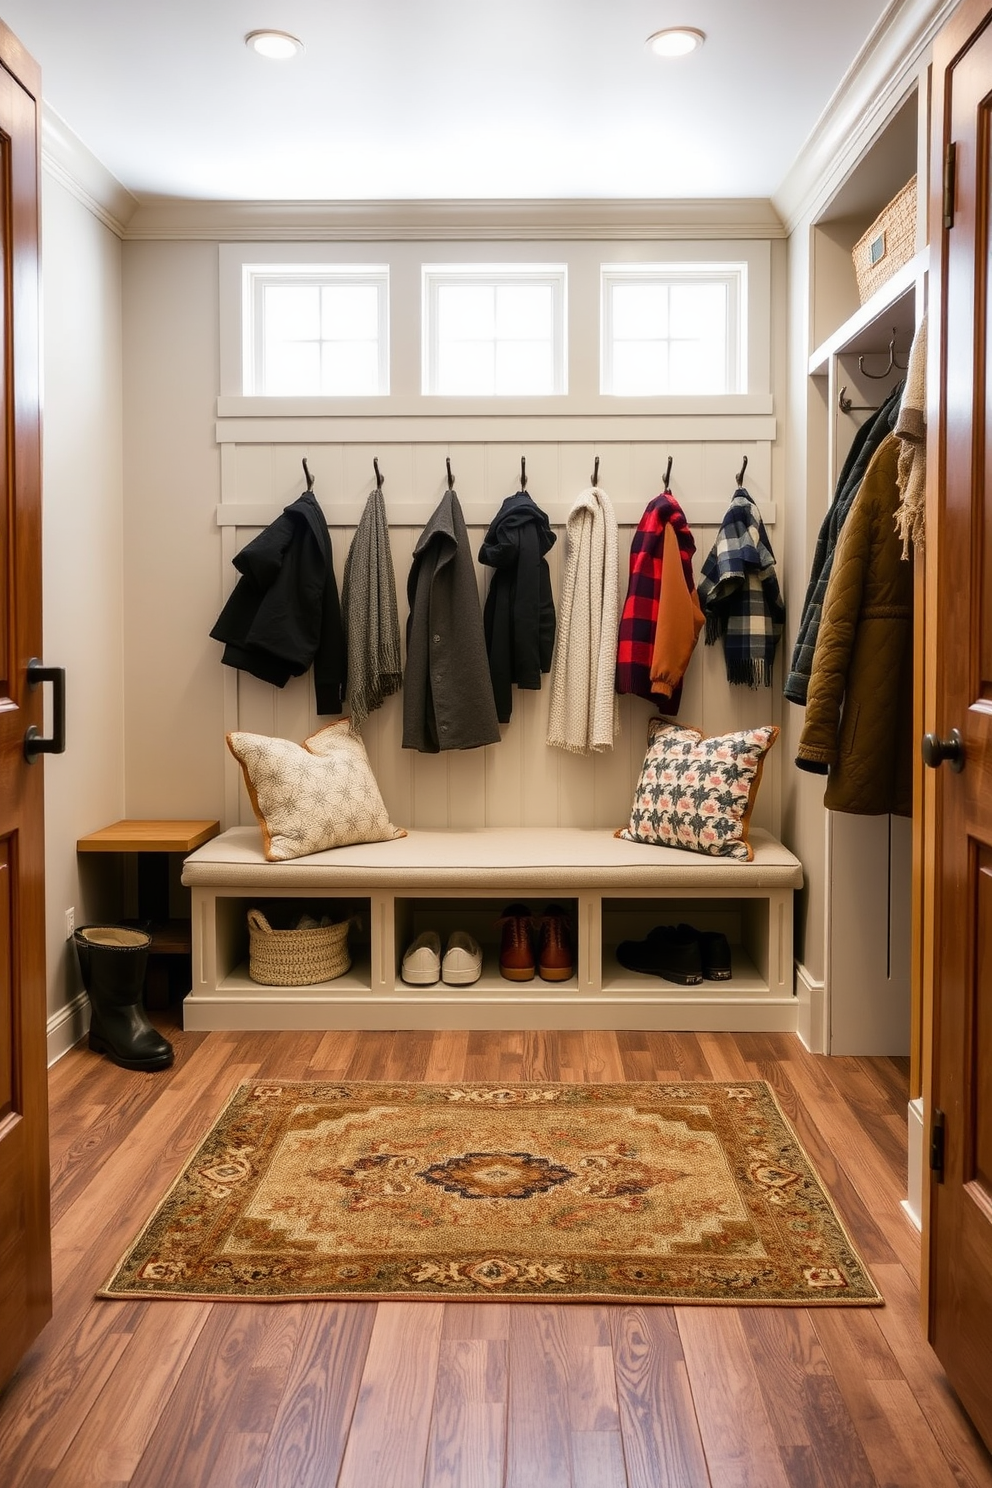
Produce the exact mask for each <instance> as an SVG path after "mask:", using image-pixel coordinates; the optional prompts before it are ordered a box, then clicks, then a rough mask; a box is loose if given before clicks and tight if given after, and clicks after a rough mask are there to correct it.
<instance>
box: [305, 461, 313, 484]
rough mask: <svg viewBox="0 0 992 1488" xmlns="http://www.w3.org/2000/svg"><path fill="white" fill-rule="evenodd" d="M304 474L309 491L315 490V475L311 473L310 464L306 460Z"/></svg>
mask: <svg viewBox="0 0 992 1488" xmlns="http://www.w3.org/2000/svg"><path fill="white" fill-rule="evenodd" d="M303 474H304V475H305V476H306V478H307V490H308V491H312V490H313V476H312V475H311V474H310V466H309V465H308V464H307V462H306V460H304V461H303Z"/></svg>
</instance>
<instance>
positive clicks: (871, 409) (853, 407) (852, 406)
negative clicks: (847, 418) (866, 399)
mask: <svg viewBox="0 0 992 1488" xmlns="http://www.w3.org/2000/svg"><path fill="white" fill-rule="evenodd" d="M869 375H870V374H869ZM846 392H847V383H845V384H844V386H843V387H842V388H841V390H840V392H839V394H838V395H837V407H838V408H839V409H840V411H841V413H877V412H878V408H877V407H876V406H875V405H874V404H873V403H852V402H851V400H850V398H845V396H844V394H845V393H846Z"/></svg>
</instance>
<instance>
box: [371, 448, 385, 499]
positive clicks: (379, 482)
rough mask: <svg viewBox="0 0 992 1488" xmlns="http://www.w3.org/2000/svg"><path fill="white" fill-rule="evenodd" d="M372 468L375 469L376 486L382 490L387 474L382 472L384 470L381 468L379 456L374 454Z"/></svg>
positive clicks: (378, 489)
mask: <svg viewBox="0 0 992 1488" xmlns="http://www.w3.org/2000/svg"><path fill="white" fill-rule="evenodd" d="M372 469H373V470H374V471H375V488H376V490H377V491H381V490H382V483H383V481H384V480H385V476H384V475H383V474H382V472H381V471H380V469H379V458H378V456H374V457H373V459H372Z"/></svg>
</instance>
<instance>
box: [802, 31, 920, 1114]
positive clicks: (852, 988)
mask: <svg viewBox="0 0 992 1488" xmlns="http://www.w3.org/2000/svg"><path fill="white" fill-rule="evenodd" d="M927 97H928V89H927V78H926V63H925V61H924V63H922V64H921V65H920V68H919V71H918V72H917V73H915V74H914V75H912V76H911V77H909V78H907V79H906V80H905V83H904V87H903V91H902V94H901V96H900V97H897V99H896V101H895V104H894V106H893V107H892V109H891V111H890V113H889V115H888V117H887V118H886V120H885V122H884V124H883V125H882V126H881V127H880V128H879V129H878V131H877V133H876V134H875V136H874V137H873V138H872V139H871V141H870V142H869V143H868V145H867V147H866V148H865V149H864V151H863V153H862V154H861V156H860V158H859V159H858V161H857V163H856V165H855V166H854V168H853V170H852V171H851V172H850V173H849V175H848V176H847V178H846V180H845V181H844V182H843V184H842V185H841V186H840V188H839V189H838V190H837V191H836V193H835V194H834V196H833V197H832V199H831V200H830V201H829V203H828V204H827V205H826V206H825V207H824V208H823V209H822V211H821V213H820V215H819V217H818V219H817V220H816V221H815V223H814V224H813V226H812V229H811V241H810V272H809V312H810V326H811V345H812V347H813V350H812V351H811V353H810V357H809V365H808V374H809V397H808V424H807V453H806V473H807V493H808V526H807V541H808V546H809V550H810V551H812V542H813V538H814V537H815V534H816V530H817V526H818V522H819V517H820V516H822V514H823V512H824V511H825V510H826V508H827V505H828V503H829V501H830V499H831V498H832V496H833V493H834V490H835V486H836V482H837V478H838V475H839V473H840V471H841V468H842V466H843V463H844V459H845V456H846V455H847V452H848V450H849V449H850V447H851V444H852V441H853V439H854V437H855V434H856V432H857V430H858V428H859V426H860V424H861V423H862V422H864V421H865V420H866V419H869V418H871V416H872V411H873V410H875V409H877V408H878V407H879V405H880V404H881V403H882V402H883V401H884V400H885V398H886V397H887V396H888V394H889V393H890V392H891V391H892V390H893V389H894V388H895V387H896V386H897V384H898V383H899V382H900V381H901V380H902V379H903V378H904V377H905V371H906V366H907V362H908V358H909V351H910V346H911V343H912V341H913V336H914V333H915V330H916V327H917V325H918V324H919V322H920V319H921V318H922V316H923V314H924V311H925V302H926V286H927V259H928V253H927V248H926V180H927V172H926V144H925V141H926V128H927V122H928V121H927V117H926V112H927ZM914 174H916V175H917V177H918V181H919V183H920V185H919V191H918V197H917V225H916V252H915V254H914V255H913V257H912V258H911V259H910V260H909V262H907V263H905V264H904V265H903V266H902V267H900V268H898V269H897V270H896V271H895V273H894V274H892V276H891V277H890V278H889V279H887V280H886V281H885V282H884V283H883V284H882V285H881V286H880V287H879V288H878V289H877V290H876V291H875V293H874V294H873V295H872V296H871V297H870V298H869V299H868V300H866V302H865V303H864V304H859V302H858V293H857V284H856V279H855V274H854V270H853V266H852V260H851V249H852V247H853V245H854V244H855V243H856V242H857V241H858V240H859V238H860V237H861V236H862V235H863V234H864V233H865V232H866V230H867V229H868V227H869V226H870V225H871V223H872V222H873V221H874V220H875V218H876V217H877V216H878V214H879V213H880V212H881V211H882V209H883V208H884V207H885V206H886V204H887V203H888V202H889V201H891V200H892V198H893V197H894V196H895V195H896V193H897V192H898V191H899V190H900V189H901V188H902V187H903V186H905V185H906V183H907V181H908V180H909V179H910V178H911V177H912V176H913V175H914ZM821 503H822V505H821ZM911 561H912V562H913V563H914V586H915V597H914V632H915V634H914V655H915V656H916V658H917V662H916V664H915V666H914V707H915V714H914V729H913V732H914V736H915V737H916V738H919V737H920V735H921V734H922V724H921V720H922V677H921V675H920V662H919V658H920V657H921V656H922V609H923V595H922V562H921V560H920V558H919V557H918V556H917V557H915V558H914V559H912V560H911ZM794 592H795V591H794V590H793V593H794ZM790 708H791V705H790ZM791 711H792V712H793V713H794V714H795V718H794V719H793V720H791V722H790V723H787V729H788V730H789V733H790V735H791V736H792V737H793V738H794V739H798V735H799V731H800V730H801V727H802V710H801V709H799V708H791ZM790 752H791V753H792V754H794V753H795V751H794V750H791V751H790ZM921 774H922V772H921V770H920V767H919V763H918V760H917V761H916V762H915V763H914V805H913V816H912V818H909V817H899V816H885V815H883V816H854V815H847V814H843V813H840V812H828V813H827V814H826V828H825V838H824V841H823V870H822V874H821V876H820V879H819V889H820V892H821V893H822V903H820V904H817V905H815V906H810V905H807V914H808V917H809V918H810V919H812V918H814V917H815V915H816V914H817V912H820V913H822V916H823V924H824V964H823V981H822V988H821V987H819V986H815V985H814V986H812V987H810V986H807V987H806V988H805V989H804V988H803V986H802V972H800V995H801V996H805V998H806V1002H807V1005H808V1007H809V1017H808V1020H807V1021H806V1024H805V1027H804V1028H803V1029H802V1031H803V1033H804V1035H805V1036H806V1037H807V1041H808V1042H809V1044H810V1047H811V1048H813V1049H815V1050H820V1051H822V1052H824V1053H833V1054H882V1053H885V1054H909V1053H912V1054H913V1055H914V1089H913V1093H914V1094H918V1092H919V1083H918V1082H919V1074H918V1063H919V1059H918V1054H919V1034H918V1027H919V976H918V972H917V971H916V969H915V964H916V960H917V958H918V955H919V947H918V945H917V944H916V934H917V932H916V926H915V924H914V920H916V919H917V918H918V917H916V916H915V915H914V911H913V902H912V899H913V871H912V870H913V861H914V856H915V855H916V853H917V852H918V847H917V838H918V831H919V826H920V813H921V809H922V808H921V802H922V781H921V778H920V777H921ZM811 778H812V779H813V780H816V779H817V777H811ZM819 781H820V784H821V785H822V784H823V783H824V782H823V777H819ZM815 788H816V787H811V786H804V789H806V790H813V789H815ZM800 963H802V953H801V952H800Z"/></svg>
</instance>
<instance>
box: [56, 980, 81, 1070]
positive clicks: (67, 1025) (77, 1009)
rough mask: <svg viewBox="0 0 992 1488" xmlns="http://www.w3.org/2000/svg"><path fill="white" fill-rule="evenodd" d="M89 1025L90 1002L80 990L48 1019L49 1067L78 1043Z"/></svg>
mask: <svg viewBox="0 0 992 1488" xmlns="http://www.w3.org/2000/svg"><path fill="white" fill-rule="evenodd" d="M89 1027H90V1003H89V998H88V997H87V996H86V993H85V992H80V993H79V994H78V995H77V996H76V997H74V998H73V999H72V1001H71V1002H70V1003H67V1004H66V1006H65V1007H63V1008H59V1010H58V1012H57V1013H53V1014H52V1016H51V1017H50V1018H49V1020H48V1024H47V1034H48V1065H49V1068H51V1066H52V1065H53V1064H55V1063H56V1062H57V1061H58V1060H59V1059H61V1058H62V1056H63V1054H68V1052H69V1050H70V1049H72V1048H74V1047H75V1045H76V1044H78V1043H79V1040H80V1039H81V1038H84V1037H85V1036H86V1034H87V1033H88V1032H89Z"/></svg>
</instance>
